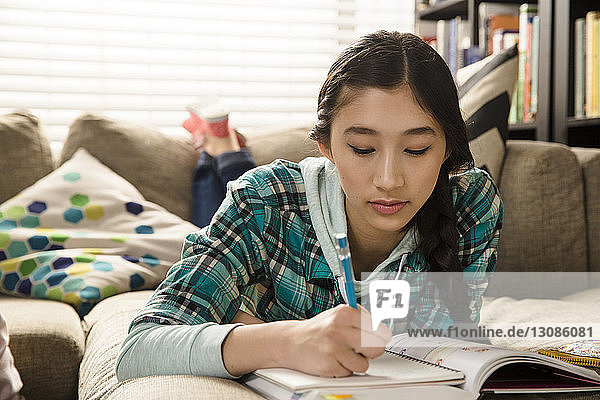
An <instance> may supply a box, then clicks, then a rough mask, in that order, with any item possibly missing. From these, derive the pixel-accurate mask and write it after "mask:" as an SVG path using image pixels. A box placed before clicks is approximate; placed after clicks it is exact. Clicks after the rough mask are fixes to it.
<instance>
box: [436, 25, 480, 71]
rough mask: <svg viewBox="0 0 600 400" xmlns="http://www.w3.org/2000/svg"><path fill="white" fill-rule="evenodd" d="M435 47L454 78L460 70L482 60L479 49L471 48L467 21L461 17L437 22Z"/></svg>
mask: <svg viewBox="0 0 600 400" xmlns="http://www.w3.org/2000/svg"><path fill="white" fill-rule="evenodd" d="M435 46H436V50H437V51H438V53H439V54H440V55H441V56H442V58H443V59H444V60H445V61H446V63H447V64H448V67H449V68H450V72H451V73H452V75H453V76H456V71H457V70H459V69H460V68H462V67H464V66H466V65H469V64H471V63H473V62H475V61H479V60H480V59H481V54H480V53H479V52H478V51H477V50H478V49H479V48H475V49H473V48H471V38H470V37H469V33H468V25H467V21H466V20H464V19H463V18H461V17H460V16H459V17H455V18H452V19H449V20H439V21H437V29H436V41H435Z"/></svg>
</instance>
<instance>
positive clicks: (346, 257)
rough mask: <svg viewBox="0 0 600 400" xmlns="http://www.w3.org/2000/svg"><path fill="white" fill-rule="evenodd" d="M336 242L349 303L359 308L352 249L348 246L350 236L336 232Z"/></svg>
mask: <svg viewBox="0 0 600 400" xmlns="http://www.w3.org/2000/svg"><path fill="white" fill-rule="evenodd" d="M335 242H336V243H335V244H336V246H335V249H336V250H337V253H338V259H339V260H340V262H341V263H342V267H343V268H344V282H345V289H346V296H347V297H348V305H350V307H354V308H358V306H357V305H356V292H355V291H354V272H353V271H352V260H351V259H350V249H349V248H348V237H347V236H346V234H345V233H336V235H335Z"/></svg>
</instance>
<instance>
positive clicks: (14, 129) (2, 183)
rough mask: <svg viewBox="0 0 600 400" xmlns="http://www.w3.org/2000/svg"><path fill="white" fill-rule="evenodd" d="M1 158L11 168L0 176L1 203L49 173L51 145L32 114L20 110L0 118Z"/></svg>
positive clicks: (50, 168) (50, 169)
mask: <svg viewBox="0 0 600 400" xmlns="http://www.w3.org/2000/svg"><path fill="white" fill-rule="evenodd" d="M0 159H1V160H2V162H3V165H10V169H9V170H5V171H3V173H2V174H0V203H2V202H4V201H6V200H7V199H9V198H11V197H12V196H14V195H16V194H17V193H19V192H20V191H21V190H23V189H25V188H26V187H28V186H29V185H31V184H33V183H35V182H36V181H37V180H38V179H40V178H41V177H43V176H44V175H46V174H49V173H50V172H52V169H53V166H52V164H53V162H52V154H51V153H50V145H49V144H48V139H46V136H44V134H43V132H42V130H41V128H40V123H39V120H38V119H37V118H36V117H35V116H34V115H33V114H30V113H29V112H27V111H24V110H21V111H15V112H12V113H10V114H6V115H2V116H0Z"/></svg>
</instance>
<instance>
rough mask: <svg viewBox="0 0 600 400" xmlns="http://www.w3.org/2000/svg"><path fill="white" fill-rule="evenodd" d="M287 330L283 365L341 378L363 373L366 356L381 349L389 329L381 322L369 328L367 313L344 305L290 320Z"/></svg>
mask: <svg viewBox="0 0 600 400" xmlns="http://www.w3.org/2000/svg"><path fill="white" fill-rule="evenodd" d="M294 322H295V323H294V324H293V325H292V326H291V328H290V329H289V331H288V336H287V340H286V345H285V348H286V349H287V350H286V351H285V358H284V359H283V360H282V362H283V363H284V364H285V365H283V366H285V367H287V368H292V369H296V370H299V371H302V372H306V373H309V374H313V375H319V376H324V377H342V376H348V375H351V374H352V373H354V372H365V371H366V370H367V368H369V359H372V358H377V357H379V356H380V355H382V354H383V352H384V351H385V345H386V344H387V342H388V340H389V339H390V338H391V337H392V332H391V331H390V330H389V328H388V327H386V326H385V325H383V324H380V325H379V328H378V329H377V331H375V332H373V331H372V330H371V315H370V314H369V313H368V312H367V311H366V309H364V308H363V307H360V308H359V309H358V310H357V309H354V308H352V307H350V306H348V305H346V304H343V305H339V306H337V307H335V308H332V309H329V310H327V311H324V312H322V313H321V314H319V315H317V316H315V317H313V318H311V319H308V320H304V321H294Z"/></svg>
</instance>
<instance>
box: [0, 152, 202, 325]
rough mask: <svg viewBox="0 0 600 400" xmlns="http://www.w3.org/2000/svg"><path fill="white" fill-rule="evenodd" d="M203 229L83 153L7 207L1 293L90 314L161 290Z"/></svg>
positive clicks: (1, 215)
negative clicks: (120, 299) (120, 297)
mask: <svg viewBox="0 0 600 400" xmlns="http://www.w3.org/2000/svg"><path fill="white" fill-rule="evenodd" d="M197 229H198V228H197V227H196V226H195V225H193V224H191V223H189V222H187V221H184V220H182V219H181V218H179V217H177V216H175V215H173V214H171V213H169V212H168V211H166V210H165V209H164V208H162V207H160V206H158V205H156V204H153V203H151V202H148V201H146V200H145V199H144V198H143V196H142V195H141V194H140V193H139V192H138V191H137V189H136V188H135V187H134V186H133V185H131V184H130V183H129V182H127V181H126V180H125V179H123V178H121V177H120V176H118V175H117V174H115V173H114V172H113V171H112V170H110V169H109V168H108V167H106V166H104V165H103V164H102V163H100V162H99V161H98V160H96V159H95V158H94V157H92V156H91V155H90V154H89V153H88V152H87V151H86V150H84V149H80V150H79V151H77V152H76V153H75V155H74V156H73V158H72V159H71V160H69V161H67V162H65V163H64V164H63V165H62V166H61V167H60V168H58V169H56V170H55V171H54V172H52V173H51V174H49V175H48V176H46V177H44V178H43V179H41V180H39V181H38V182H36V183H35V184H33V185H32V186H30V187H29V188H27V189H25V190H24V191H22V192H21V193H19V194H18V195H17V196H15V197H13V198H12V199H10V200H8V201H6V202H5V203H3V204H1V205H0V282H1V285H0V292H2V293H6V294H12V295H17V296H26V297H37V298H46V299H54V300H59V301H63V302H66V303H69V304H71V305H73V306H74V307H75V308H76V309H77V310H78V312H79V313H80V315H82V316H83V315H85V314H86V313H87V312H89V311H90V309H91V308H92V307H93V305H94V304H96V303H97V302H98V301H100V300H102V299H104V298H106V297H109V296H112V295H114V294H117V293H122V292H127V291H131V290H138V289H153V288H155V287H156V286H157V285H158V284H159V283H160V282H161V281H162V280H163V279H164V277H165V275H166V272H167V271H168V269H169V267H170V266H171V265H172V264H173V263H174V262H175V261H177V260H178V259H179V258H180V252H181V247H182V244H183V240H184V238H185V236H186V235H187V234H188V233H190V232H193V231H195V230H197Z"/></svg>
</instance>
